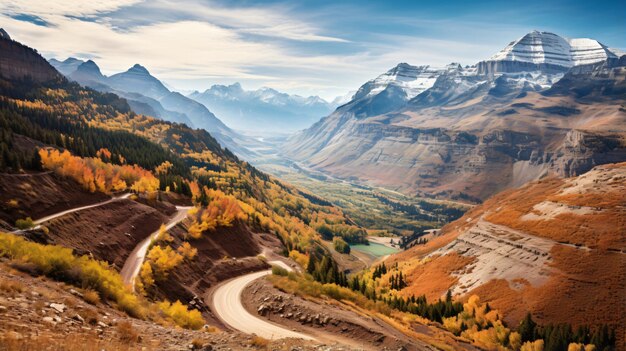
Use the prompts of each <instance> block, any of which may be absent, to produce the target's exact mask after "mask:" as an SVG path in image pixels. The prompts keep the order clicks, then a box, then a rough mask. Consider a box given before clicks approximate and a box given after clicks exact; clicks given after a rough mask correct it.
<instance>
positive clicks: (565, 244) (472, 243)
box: [387, 163, 626, 340]
mask: <svg viewBox="0 0 626 351" xmlns="http://www.w3.org/2000/svg"><path fill="white" fill-rule="evenodd" d="M624 175H626V163H619V164H608V165H602V166H596V167H594V168H593V169H592V170H590V171H588V172H587V173H584V174H582V175H580V176H577V177H573V178H565V179H563V178H555V177H550V178H546V179H543V180H540V181H537V182H531V183H529V184H526V185H524V186H523V187H521V188H519V189H514V190H507V191H505V192H503V193H500V194H497V195H496V196H494V197H492V198H490V199H488V200H487V201H485V202H484V203H483V204H482V205H479V206H476V207H475V208H473V209H472V210H470V211H468V212H467V213H466V214H465V215H464V216H463V217H461V218H460V219H458V220H456V221H454V222H452V223H450V224H448V225H446V226H445V227H444V228H443V229H442V230H441V231H440V232H439V233H438V234H437V235H435V236H432V237H430V238H429V239H428V241H427V242H426V243H425V244H423V243H420V244H415V245H414V246H413V247H412V248H410V249H408V250H407V251H405V252H402V253H399V254H397V255H393V256H391V257H390V259H389V260H388V261H387V265H388V266H391V265H392V264H394V262H398V264H399V266H400V267H405V268H403V273H404V276H405V277H406V278H407V280H408V281H409V282H411V283H410V284H409V285H408V286H407V287H406V288H404V289H402V291H401V294H402V295H403V296H411V295H412V294H415V296H419V295H421V294H426V296H427V298H428V299H429V300H432V299H438V298H440V297H442V296H444V295H445V294H446V292H447V291H448V290H451V291H452V294H453V295H459V296H460V297H463V296H470V295H474V294H476V295H479V296H480V297H481V301H483V302H488V303H489V305H490V306H491V308H494V309H497V310H499V311H500V312H502V313H504V316H505V320H506V321H507V322H508V324H509V325H519V322H520V321H521V320H522V319H523V318H524V316H525V315H526V313H527V312H532V315H533V317H534V318H535V320H536V321H537V322H538V323H540V324H542V325H547V324H550V323H572V324H573V325H580V324H585V323H590V324H604V323H606V324H609V325H611V324H612V325H621V324H622V323H623V318H624V315H623V313H620V312H617V313H615V310H614V308H615V306H618V305H620V304H622V305H623V299H624V292H625V291H624V284H623V281H624V279H623V277H624V276H623V274H624V269H625V267H626V266H625V265H624V263H625V262H626V251H625V250H624V248H626V236H624V235H623V234H624V233H626V212H624V210H623V207H622V206H623V204H624V201H626V192H624V189H623V188H624V181H623V179H624ZM590 300H593V301H594V302H593V303H590ZM564 310H565V311H568V312H567V313H563V311H564ZM620 333H621V336H620V337H619V338H621V339H622V340H623V338H624V333H623V330H622V331H621V332H620Z"/></svg>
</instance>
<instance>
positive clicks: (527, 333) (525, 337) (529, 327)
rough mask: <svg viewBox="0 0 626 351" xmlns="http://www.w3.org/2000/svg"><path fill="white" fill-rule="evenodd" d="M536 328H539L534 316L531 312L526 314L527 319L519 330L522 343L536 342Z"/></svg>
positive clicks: (522, 322) (521, 323)
mask: <svg viewBox="0 0 626 351" xmlns="http://www.w3.org/2000/svg"><path fill="white" fill-rule="evenodd" d="M535 328H537V323H535V321H533V318H532V315H531V314H530V312H529V313H528V314H526V317H525V318H524V319H523V320H522V321H521V322H520V325H519V328H518V329H517V331H518V332H519V333H520V336H521V337H522V342H526V341H534V340H535V335H536V332H535Z"/></svg>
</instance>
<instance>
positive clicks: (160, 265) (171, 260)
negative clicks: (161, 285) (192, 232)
mask: <svg viewBox="0 0 626 351" xmlns="http://www.w3.org/2000/svg"><path fill="white" fill-rule="evenodd" d="M146 258H147V260H146V262H145V263H144V265H146V263H147V264H149V265H150V266H151V270H152V274H153V276H154V279H155V280H164V279H165V278H167V276H168V274H169V271H171V270H172V269H173V268H174V267H176V266H178V265H179V264H180V263H181V262H182V261H183V255H181V254H180V253H178V252H176V251H174V250H173V249H172V248H171V247H169V246H165V248H162V247H161V246H158V245H156V246H154V247H153V248H152V249H151V250H150V252H149V253H148V255H147V257H146ZM142 268H143V267H142ZM145 269H148V268H147V267H145Z"/></svg>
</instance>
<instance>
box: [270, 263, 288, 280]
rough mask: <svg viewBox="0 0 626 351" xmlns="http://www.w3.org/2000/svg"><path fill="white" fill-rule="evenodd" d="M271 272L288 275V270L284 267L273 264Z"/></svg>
mask: <svg viewBox="0 0 626 351" xmlns="http://www.w3.org/2000/svg"><path fill="white" fill-rule="evenodd" d="M272 274H274V275H280V276H283V277H286V276H287V275H289V271H287V270H286V269H284V268H283V267H281V266H278V265H273V266H272Z"/></svg>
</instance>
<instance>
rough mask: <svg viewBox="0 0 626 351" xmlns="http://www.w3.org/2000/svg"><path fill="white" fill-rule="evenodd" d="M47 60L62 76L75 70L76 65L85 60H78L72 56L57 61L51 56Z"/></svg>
mask: <svg viewBox="0 0 626 351" xmlns="http://www.w3.org/2000/svg"><path fill="white" fill-rule="evenodd" d="M48 62H50V64H51V65H52V66H54V68H56V69H57V71H59V72H61V73H62V74H63V75H64V76H67V75H70V74H71V73H73V72H74V71H76V69H77V68H78V66H80V65H81V64H82V63H84V62H85V61H83V60H79V59H77V58H74V57H68V58H66V59H65V60H64V61H59V60H57V59H55V58H52V59H50V60H49V61H48Z"/></svg>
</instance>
